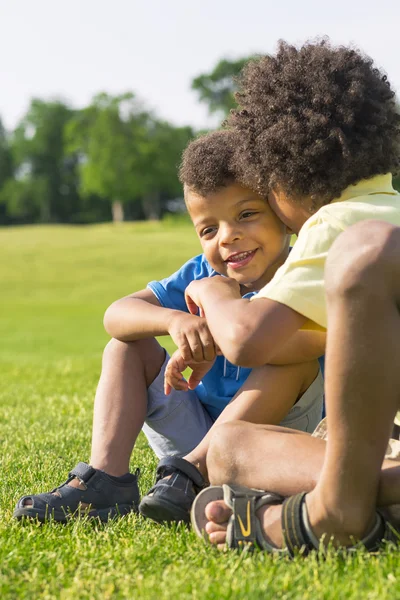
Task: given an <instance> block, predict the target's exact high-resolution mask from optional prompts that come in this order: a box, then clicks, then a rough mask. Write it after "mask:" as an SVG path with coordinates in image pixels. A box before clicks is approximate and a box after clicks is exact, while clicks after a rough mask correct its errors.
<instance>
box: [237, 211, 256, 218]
mask: <svg viewBox="0 0 400 600" xmlns="http://www.w3.org/2000/svg"><path fill="white" fill-rule="evenodd" d="M256 214H257V213H256V212H255V211H254V210H245V211H244V212H242V214H241V215H240V216H241V217H242V219H248V218H249V217H253V216H254V215H256Z"/></svg>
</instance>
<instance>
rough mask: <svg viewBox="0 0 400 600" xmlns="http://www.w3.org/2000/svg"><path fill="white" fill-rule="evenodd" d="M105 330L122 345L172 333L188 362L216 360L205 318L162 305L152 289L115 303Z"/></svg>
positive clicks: (108, 311) (107, 311) (109, 309)
mask: <svg viewBox="0 0 400 600" xmlns="http://www.w3.org/2000/svg"><path fill="white" fill-rule="evenodd" d="M104 327H105V330H106V331H107V333H108V334H109V335H110V336H111V337H113V338H115V339H117V340H120V341H121V342H132V341H135V340H140V339H143V338H149V337H155V336H159V335H168V334H169V335H170V336H171V337H172V339H173V341H174V343H175V344H176V345H177V346H178V348H179V349H180V351H181V353H182V356H183V357H184V359H185V360H187V361H190V360H194V361H197V362H201V361H203V360H213V359H214V357H215V354H216V348H215V345H214V340H213V338H212V336H211V334H210V331H209V328H208V325H207V322H206V320H205V319H203V318H201V317H197V316H194V315H191V314H188V313H185V312H183V311H181V310H175V309H170V308H165V307H163V306H161V305H160V303H159V301H158V300H157V298H156V296H155V295H154V294H153V292H152V291H151V290H150V289H145V290H141V291H139V292H136V293H135V294H132V295H130V296H126V297H125V298H121V299H120V300H117V301H116V302H113V304H111V306H109V308H108V309H107V310H106V313H105V315H104Z"/></svg>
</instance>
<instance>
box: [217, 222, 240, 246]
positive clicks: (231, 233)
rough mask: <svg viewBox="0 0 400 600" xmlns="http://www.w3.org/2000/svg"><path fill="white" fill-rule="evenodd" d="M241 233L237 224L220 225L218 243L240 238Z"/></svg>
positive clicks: (226, 242) (229, 242)
mask: <svg viewBox="0 0 400 600" xmlns="http://www.w3.org/2000/svg"><path fill="white" fill-rule="evenodd" d="M241 237H242V233H241V230H240V227H238V226H237V225H225V226H224V227H220V243H221V244H231V243H232V242H235V241H236V240H240V238H241Z"/></svg>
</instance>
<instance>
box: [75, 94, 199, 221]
mask: <svg viewBox="0 0 400 600" xmlns="http://www.w3.org/2000/svg"><path fill="white" fill-rule="evenodd" d="M192 135H193V132H192V130H191V129H190V128H185V127H182V128H175V127H173V126H172V125H170V124H169V123H165V122H162V121H158V120H157V119H156V118H155V117H153V115H151V114H150V113H149V112H147V111H145V110H143V108H142V106H141V105H140V104H139V103H138V102H137V100H136V99H135V96H134V95H133V94H132V93H126V94H122V95H120V96H110V95H108V94H105V93H102V94H99V95H98V96H96V97H95V98H94V99H93V102H92V104H91V105H90V106H88V107H87V108H85V109H83V110H82V111H80V112H79V113H77V114H76V115H75V118H74V119H72V120H71V121H70V123H69V124H68V126H67V129H66V139H67V142H68V148H69V150H70V151H71V152H73V153H78V154H79V156H80V173H81V189H82V193H83V195H84V196H86V197H88V196H89V195H90V194H97V195H98V196H100V197H101V198H109V199H110V201H111V207H112V216H113V221H115V222H118V221H122V220H123V219H124V216H125V206H126V205H127V204H129V203H131V202H132V201H138V200H141V202H142V206H143V212H144V214H145V217H146V218H159V217H160V215H161V197H162V195H163V194H167V195H170V194H172V195H173V194H177V193H179V191H178V190H180V187H179V182H178V178H177V165H178V163H179V160H180V155H181V153H182V150H183V148H184V147H185V145H186V143H187V141H188V140H189V139H190V137H192Z"/></svg>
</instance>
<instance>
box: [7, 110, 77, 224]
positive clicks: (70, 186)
mask: <svg viewBox="0 0 400 600" xmlns="http://www.w3.org/2000/svg"><path fill="white" fill-rule="evenodd" d="M73 114H74V111H73V110H72V109H71V108H70V107H69V106H67V105H66V104H64V103H63V102H61V101H51V102H45V101H43V100H39V99H34V100H32V102H31V105H30V107H29V110H28V112H27V114H26V115H25V117H24V118H23V119H22V120H21V122H20V123H19V125H18V126H17V128H16V130H15V131H14V134H13V135H12V137H11V151H12V156H13V160H14V177H15V179H11V180H8V181H7V182H6V184H5V185H4V189H3V193H2V198H3V202H5V203H6V204H7V206H8V209H7V210H8V212H9V213H10V214H11V215H12V216H13V217H14V218H15V219H16V220H20V221H22V222H27V220H28V221H32V220H34V221H37V220H39V221H41V222H45V223H47V222H52V221H53V222H54V221H66V220H67V221H68V220H69V216H70V215H71V213H72V212H73V210H74V209H77V207H78V205H79V196H78V194H77V189H76V188H77V181H76V164H73V163H72V162H71V161H70V160H67V158H66V156H65V150H64V127H65V125H66V123H67V122H68V121H69V120H70V119H71V117H72V115H73Z"/></svg>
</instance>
